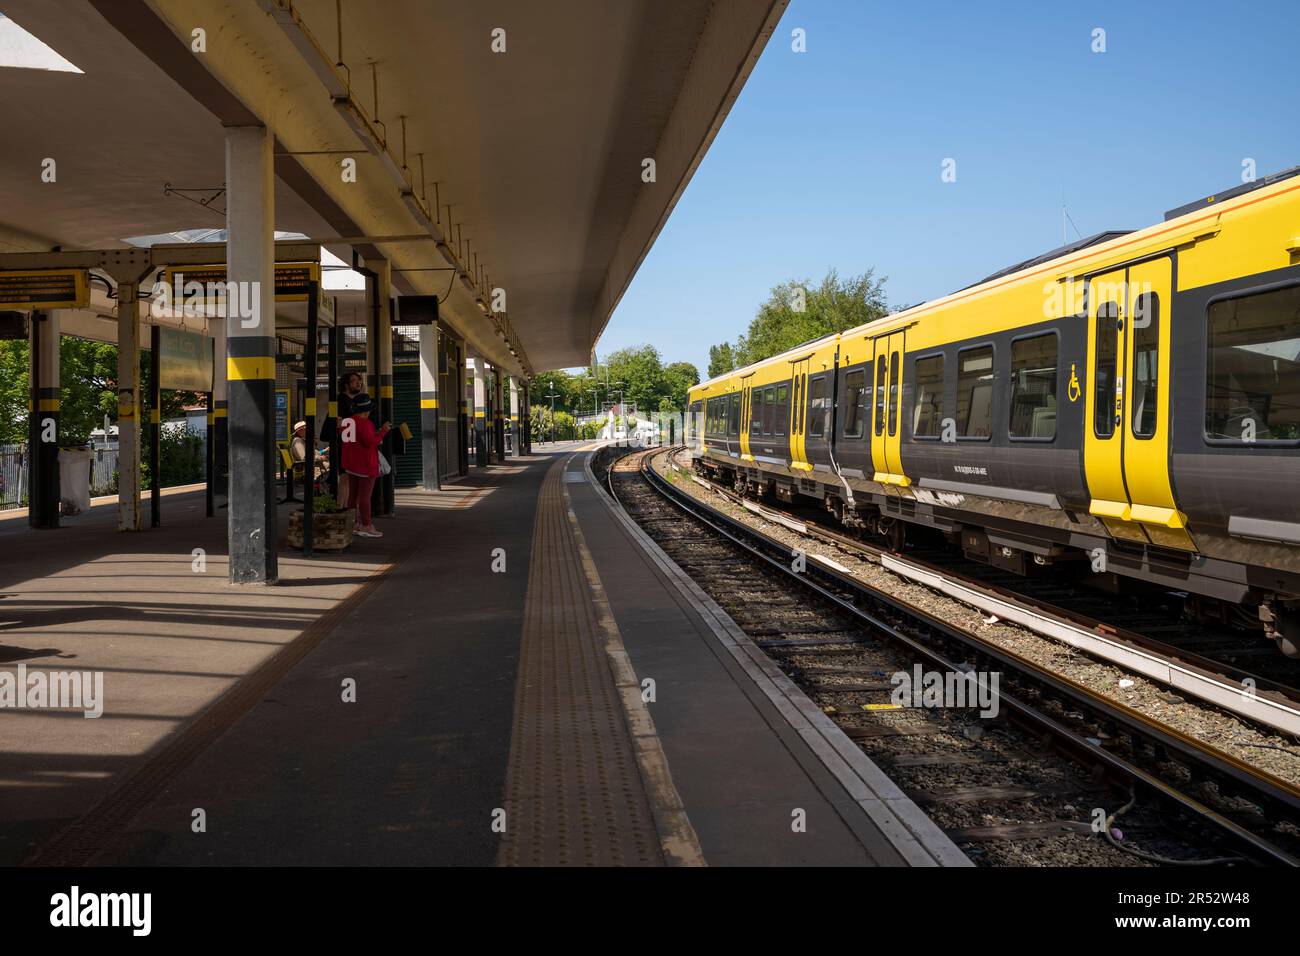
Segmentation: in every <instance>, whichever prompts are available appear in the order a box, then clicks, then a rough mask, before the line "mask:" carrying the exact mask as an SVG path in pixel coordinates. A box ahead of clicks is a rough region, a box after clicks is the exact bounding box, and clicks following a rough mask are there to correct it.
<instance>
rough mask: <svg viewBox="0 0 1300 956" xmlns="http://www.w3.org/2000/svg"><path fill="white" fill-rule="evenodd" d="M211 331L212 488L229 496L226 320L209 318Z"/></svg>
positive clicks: (217, 492)
mask: <svg viewBox="0 0 1300 956" xmlns="http://www.w3.org/2000/svg"><path fill="white" fill-rule="evenodd" d="M208 327H209V330H210V331H211V332H212V448H213V451H212V492H213V494H216V495H221V496H222V497H225V498H227V499H229V496H230V427H229V426H230V421H229V419H228V418H227V414H228V402H227V394H228V388H227V385H226V355H227V351H226V324H225V323H224V322H222V321H220V320H217V321H214V322H210V323H209V324H208Z"/></svg>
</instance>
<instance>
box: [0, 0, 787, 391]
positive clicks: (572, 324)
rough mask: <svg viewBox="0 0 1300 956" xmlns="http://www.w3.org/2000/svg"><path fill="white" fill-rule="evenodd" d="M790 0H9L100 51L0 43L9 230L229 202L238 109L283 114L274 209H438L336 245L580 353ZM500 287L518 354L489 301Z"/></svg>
mask: <svg viewBox="0 0 1300 956" xmlns="http://www.w3.org/2000/svg"><path fill="white" fill-rule="evenodd" d="M786 2H787V0H620V2H618V3H609V2H607V0H552V2H548V3H537V2H535V0H508V2H498V3H493V4H467V3H463V2H459V0H386V2H385V3H383V4H382V5H376V4H373V3H369V2H363V0H343V2H342V4H341V8H342V22H341V24H340V23H338V22H336V16H335V11H336V5H335V2H334V0H294V2H293V3H292V4H291V3H289V2H288V0H149V2H146V0H61V2H59V3H48V2H46V0H4V12H5V14H7V15H8V16H9V17H11V18H12V19H13V21H14V22H15V23H17V24H18V25H20V26H21V27H23V28H24V29H25V30H27V31H29V32H30V33H31V34H32V35H34V36H35V37H36V38H38V39H39V40H40V41H41V42H43V43H44V44H47V45H48V46H49V47H50V48H51V49H52V50H53V51H55V52H56V53H57V54H58V56H60V57H62V58H64V59H66V60H67V61H68V62H69V63H71V64H73V65H74V66H75V68H76V69H77V70H80V71H81V72H79V73H78V72H71V71H64V72H59V71H52V70H48V69H30V70H28V69H15V68H0V71H2V72H3V74H4V76H3V82H4V88H5V96H4V97H3V99H2V100H0V123H2V124H3V128H4V130H5V139H6V142H7V143H8V144H9V146H8V147H7V148H6V149H5V150H4V151H3V152H2V153H0V250H3V251H29V250H30V251H36V250H48V249H50V248H52V247H54V246H61V247H63V248H65V249H76V248H112V247H114V246H115V245H120V244H123V243H124V239H125V237H131V236H140V235H148V234H163V233H168V232H172V231H175V230H179V229H192V228H194V227H196V226H199V227H202V226H206V225H211V226H213V227H218V228H219V227H221V226H223V225H224V222H223V217H222V214H221V210H223V209H224V203H223V201H222V197H221V195H220V189H221V187H222V185H223V180H224V176H225V167H224V145H223V135H224V134H223V129H222V128H223V126H238V125H256V124H264V125H266V126H267V127H268V128H269V129H270V130H271V131H272V132H273V133H274V135H275V138H276V150H277V157H276V163H275V168H276V174H277V182H276V196H275V199H276V217H275V220H276V223H275V225H276V229H277V230H282V231H286V232H299V233H303V234H305V235H308V236H311V237H313V238H315V237H320V238H327V237H369V238H370V239H372V240H378V239H380V238H382V237H390V238H392V237H403V238H404V239H406V237H411V236H412V235H415V234H421V233H422V232H423V231H424V230H425V229H426V228H430V229H436V230H437V231H438V232H439V233H440V234H442V236H443V238H444V239H446V240H447V245H446V246H442V245H439V244H436V243H435V242H433V241H428V240H424V239H420V240H407V241H398V240H397V239H395V238H394V239H393V241H371V242H360V243H358V242H353V243H348V244H342V245H330V246H328V248H329V249H330V251H331V252H333V253H335V254H336V255H339V256H341V257H342V258H344V259H345V261H346V260H348V259H349V258H350V256H351V253H352V251H353V249H358V250H359V251H360V254H361V255H362V256H366V257H369V256H372V255H373V256H375V257H383V258H386V259H388V260H389V261H390V262H391V264H392V267H393V270H394V271H393V279H394V287H395V289H396V291H398V292H399V293H415V292H418V293H423V294H434V295H439V296H445V299H444V301H443V304H442V314H443V317H444V318H446V319H447V320H448V322H449V324H450V325H451V326H452V327H453V328H454V329H455V330H456V331H458V332H459V333H460V334H461V335H463V336H464V337H465V338H466V340H467V341H468V342H469V344H470V345H471V346H472V347H473V348H475V349H476V351H478V352H479V353H480V354H483V355H484V357H485V358H487V359H488V361H490V362H492V363H493V364H494V365H499V366H500V367H502V368H505V369H507V370H509V371H511V372H513V373H516V374H528V373H529V371H533V372H536V371H542V370H545V369H549V368H561V367H568V366H575V365H582V364H585V363H586V362H587V361H588V360H589V359H590V356H591V352H592V349H593V348H594V346H595V343H596V340H597V339H598V338H599V336H600V333H601V332H602V331H603V329H604V327H605V325H606V323H607V322H608V320H609V317H610V315H611V313H612V312H613V310H614V307H615V306H616V304H617V303H618V300H619V298H620V297H621V296H622V294H623V292H624V291H625V290H626V288H627V286H628V284H629V283H630V281H631V279H632V277H633V275H634V274H635V272H636V270H637V268H638V266H639V265H640V263H641V261H642V259H643V258H644V256H645V254H646V252H647V251H648V250H649V248H650V246H651V244H652V243H653V242H654V240H655V238H656V237H657V235H658V233H659V231H660V229H661V228H662V226H663V224H664V222H665V221H666V219H667V217H668V215H669V214H670V213H671V211H672V208H673V206H674V204H675V203H676V201H677V199H678V198H679V196H680V195H681V193H682V191H683V190H684V189H685V187H686V185H687V183H688V182H689V180H690V177H691V175H692V174H693V172H694V170H695V169H696V167H697V166H698V164H699V162H700V160H701V159H702V157H703V155H704V153H705V151H706V150H707V148H708V146H709V144H710V143H711V142H712V139H713V137H714V135H715V134H716V133H717V131H718V129H719V127H720V126H721V123H722V122H723V120H724V118H725V117H726V115H727V113H728V111H729V109H730V107H731V105H732V103H733V102H734V101H735V98H736V96H737V95H738V94H739V92H740V90H741V87H742V86H743V84H744V82H745V81H746V79H747V78H748V75H749V73H750V70H751V69H752V67H753V65H754V63H755V62H756V60H757V57H758V55H759V53H760V52H761V51H762V49H763V47H764V45H765V43H766V42H767V39H768V37H769V36H770V35H771V33H772V32H773V30H774V29H775V27H776V22H777V20H778V19H779V17H780V15H781V13H782V12H783V11H784V8H785V5H786ZM200 30H201V31H202V41H203V46H204V51H203V52H195V51H194V49H193V47H194V46H195V44H196V41H197V37H198V34H196V33H195V31H200ZM498 30H500V31H504V33H500V34H498V33H496V32H495V31H498ZM340 42H341V58H340V55H339V53H340ZM502 46H504V50H502V49H501V47H502ZM340 60H341V62H342V63H343V64H344V66H342V67H338V66H336V63H337V62H339V61H340ZM372 64H373V67H372ZM340 78H343V79H342V80H340ZM376 79H377V87H378V89H377V99H376V89H375V87H376V82H375V80H376ZM341 82H342V83H344V86H342V87H340V86H339V84H340V83H341ZM340 91H342V98H343V100H345V101H347V102H345V103H341V102H340ZM348 103H350V104H351V106H349V105H348ZM359 115H360V116H364V117H365V119H364V120H360V121H359V120H358V118H357V117H358V116H359ZM359 130H360V131H359ZM367 136H369V138H370V140H371V142H370V143H369V144H367V143H366V139H367ZM376 140H378V141H379V142H380V144H381V146H382V147H383V148H382V149H379V150H378V151H375V150H372V149H367V148H366V147H367V145H369V146H371V147H373V146H374V143H375V141H376ZM344 155H349V156H354V157H355V159H356V163H357V167H356V171H357V176H356V182H344V181H343V179H342V177H341V176H340V172H339V164H340V157H342V156H344ZM47 157H48V158H52V159H54V160H55V161H56V163H57V180H56V182H54V183H43V182H42V180H41V176H40V174H41V171H42V162H43V160H44V159H45V158H47ZM420 157H422V160H421V158H420ZM647 159H653V160H654V181H653V182H645V181H644V176H643V173H644V172H645V169H646V166H645V160H647ZM421 161H422V166H421ZM168 186H170V187H172V189H171V190H170V191H168V190H167V187H168ZM403 186H405V192H407V193H408V194H410V193H413V194H414V196H415V197H418V198H419V204H420V205H421V206H422V207H423V209H424V210H425V211H426V212H427V213H428V214H429V219H430V220H431V221H432V223H433V224H434V225H433V226H430V225H429V223H427V222H422V220H421V218H420V215H419V214H417V213H416V212H415V211H414V208H413V202H412V199H411V196H410V195H407V196H405V197H404V196H403V191H404V189H403ZM177 188H179V189H180V190H182V191H181V192H177V191H176V190H177ZM209 197H211V200H210V202H208V203H207V204H203V203H202V200H204V199H208V198H209ZM448 206H450V209H448V208H447V207H448ZM209 220H210V222H209ZM449 222H450V223H453V224H454V226H453V228H452V229H447V224H448V223H449ZM453 248H454V249H455V251H456V253H457V258H461V265H463V266H464V267H466V269H467V271H468V272H469V273H470V275H469V276H468V277H467V280H468V281H466V280H462V281H455V280H456V279H457V278H458V276H457V274H456V273H455V272H452V271H435V270H439V269H441V270H451V269H454V268H456V265H455V263H454V261H453V259H452V250H453ZM462 251H463V253H464V256H463V258H462V257H461V256H460V253H461V252H462ZM449 280H452V281H449ZM497 288H500V289H502V290H504V292H505V304H504V307H502V308H500V310H499V311H500V312H501V313H503V314H504V316H505V319H506V321H507V323H508V325H509V327H510V328H511V329H512V330H513V333H514V336H515V338H514V341H515V343H516V344H518V345H519V346H520V348H519V349H518V354H511V352H510V348H511V343H510V341H508V340H506V339H503V338H502V337H501V333H500V332H499V330H497V329H494V328H493V322H494V321H495V320H493V319H491V318H490V317H489V316H488V315H485V314H484V310H483V309H482V307H481V305H480V300H482V299H483V298H486V297H489V296H490V293H491V291H492V290H493V289H497ZM494 311H496V309H495V307H494Z"/></svg>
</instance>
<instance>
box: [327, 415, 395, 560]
mask: <svg viewBox="0 0 1300 956" xmlns="http://www.w3.org/2000/svg"><path fill="white" fill-rule="evenodd" d="M372 408H374V400H373V399H371V397H370V396H369V395H367V394H365V393H364V392H362V393H361V394H360V395H356V396H353V398H352V417H351V418H347V419H344V420H343V422H342V423H341V424H340V428H339V437H340V438H341V439H342V452H343V454H342V459H343V462H342V464H343V470H344V471H345V472H347V474H348V475H350V476H351V478H350V480H349V481H348V507H349V508H355V509H356V512H357V529H356V533H357V534H359V535H360V536H361V537H363V538H382V537H383V536H384V533H383V532H382V531H380V530H379V529H378V528H376V527H375V526H374V525H373V524H371V523H370V496H371V495H372V494H373V492H374V490H375V479H376V478H378V477H379V445H380V444H381V443H382V442H383V440H384V436H385V435H387V434H388V430H389V429H390V428H391V427H392V426H391V425H390V424H389V423H388V422H384V424H383V427H382V428H380V429H379V430H378V431H376V430H375V424H374V422H372V421H371V420H370V410H371V409H372Z"/></svg>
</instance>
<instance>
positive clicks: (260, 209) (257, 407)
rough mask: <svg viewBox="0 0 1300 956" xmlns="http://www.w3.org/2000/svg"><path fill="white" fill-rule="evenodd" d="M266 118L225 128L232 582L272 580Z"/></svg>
mask: <svg viewBox="0 0 1300 956" xmlns="http://www.w3.org/2000/svg"><path fill="white" fill-rule="evenodd" d="M273 142H274V138H273V137H272V136H271V134H270V132H269V131H268V130H267V129H266V128H265V127H262V126H241V127H230V128H227V129H226V190H227V197H228V199H227V203H226V230H227V244H226V280H227V282H228V283H229V286H228V288H229V290H230V294H229V295H228V296H227V307H226V313H227V316H226V348H227V358H226V376H227V388H228V403H229V405H228V410H229V441H230V485H229V487H230V493H229V509H228V510H229V514H230V524H229V534H230V582H231V583H232V584H274V583H275V582H276V581H277V580H278V579H279V564H278V561H277V555H276V541H277V533H276V510H275V466H274V460H275V458H274V455H275V444H274V436H273V435H272V433H271V432H272V429H273V422H274V403H273V400H274V391H275V350H276V342H275V170H274V165H273V161H274V157H273V154H272V146H273Z"/></svg>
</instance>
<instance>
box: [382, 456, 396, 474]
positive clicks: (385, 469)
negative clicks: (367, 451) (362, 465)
mask: <svg viewBox="0 0 1300 956" xmlns="http://www.w3.org/2000/svg"><path fill="white" fill-rule="evenodd" d="M392 470H393V466H392V465H390V464H389V463H388V459H387V458H385V457H384V453H383V452H382V451H381V452H379V474H380V475H386V474H388V473H389V472H390V471H392Z"/></svg>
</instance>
